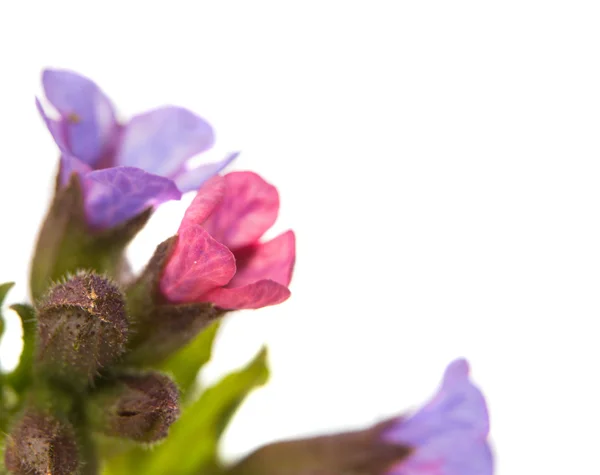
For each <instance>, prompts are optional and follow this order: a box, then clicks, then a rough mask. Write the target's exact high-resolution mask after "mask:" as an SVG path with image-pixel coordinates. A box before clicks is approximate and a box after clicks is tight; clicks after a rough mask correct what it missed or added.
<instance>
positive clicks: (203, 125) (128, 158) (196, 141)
mask: <svg viewBox="0 0 600 475" xmlns="http://www.w3.org/2000/svg"><path fill="white" fill-rule="evenodd" d="M213 143H214V133H213V130H212V127H211V126H210V125H209V124H208V122H206V121H205V120H204V119H202V118H200V117H198V116H197V115H195V114H193V113H192V112H190V111H188V110H187V109H183V108H181V107H174V106H169V107H163V108H161V109H156V110H153V111H150V112H146V113H144V114H140V115H137V116H135V117H134V118H133V119H131V121H130V122H129V124H127V126H126V127H125V130H124V132H123V137H122V141H121V144H120V149H119V152H118V155H117V158H116V163H117V164H118V165H123V166H130V167H137V168H141V169H143V170H146V171H147V172H150V173H153V174H155V175H160V176H164V177H169V178H171V177H174V176H175V175H176V174H177V172H178V171H179V170H181V169H182V167H183V165H184V164H185V162H186V160H188V159H190V158H191V157H193V156H194V155H196V154H199V153H201V152H204V151H205V150H208V149H209V148H210V147H212V145H213Z"/></svg>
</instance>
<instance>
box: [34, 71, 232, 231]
mask: <svg viewBox="0 0 600 475" xmlns="http://www.w3.org/2000/svg"><path fill="white" fill-rule="evenodd" d="M42 84H43V88H44V93H45V95H46V98H47V99H48V101H49V102H50V104H52V106H53V107H54V108H55V109H56V110H57V111H58V114H59V118H58V119H56V120H55V119H51V118H50V117H48V115H47V114H46V112H45V111H44V109H43V107H42V105H41V103H40V101H39V100H38V101H37V106H38V110H39V112H40V114H41V115H42V117H43V119H44V121H45V122H46V125H47V126H48V129H49V131H50V133H51V134H52V137H53V138H54V141H55V142H56V144H57V145H58V147H59V149H60V152H61V167H60V182H61V184H62V185H66V184H67V183H68V181H69V179H70V176H71V174H73V173H76V174H78V175H79V176H80V178H81V183H82V186H83V192H84V201H85V211H86V218H87V221H88V223H89V225H90V226H92V227H94V228H97V229H106V228H110V227H113V226H116V225H118V224H120V223H122V222H124V221H126V220H128V219H130V218H132V217H134V216H136V215H137V214H139V213H141V212H142V211H143V210H145V209H146V208H148V207H151V206H156V205H158V204H160V203H162V202H164V201H168V200H177V199H179V198H180V197H181V194H182V193H185V192H187V191H192V190H196V189H197V188H198V187H199V186H200V185H202V183H204V182H205V181H206V180H207V179H208V178H210V177H211V176H213V175H215V174H217V173H218V172H219V171H221V170H222V169H223V168H224V167H225V166H227V165H228V164H229V163H230V162H231V161H232V160H233V159H234V158H235V157H236V156H237V154H231V155H229V156H227V157H225V159H224V160H222V161H220V162H216V163H209V164H204V165H201V166H198V167H196V168H192V169H190V168H189V167H188V166H187V162H188V161H189V160H190V159H191V158H192V157H194V156H195V155H198V154H200V153H202V152H205V151H207V150H208V149H210V148H211V147H212V146H213V143H214V133H213V129H212V127H211V126H210V124H208V123H207V122H206V121H205V120H203V119H202V118H200V117H198V116H197V115H195V114H194V113H192V112H190V111H189V110H187V109H184V108H181V107H175V106H166V107H162V108H159V109H155V110H151V111H149V112H145V113H143V114H139V115H137V116H135V117H133V118H132V119H131V120H130V121H129V122H128V123H126V124H122V123H120V122H119V121H118V120H117V117H116V113H115V110H114V107H113V105H112V103H111V101H110V100H109V99H108V97H107V96H106V95H105V94H104V92H102V90H101V89H100V88H99V87H98V86H97V85H96V84H95V83H94V82H93V81H91V80H90V79H88V78H85V77H83V76H80V75H78V74H75V73H73V72H70V71H63V70H46V71H44V73H43V75H42Z"/></svg>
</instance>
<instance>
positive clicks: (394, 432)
mask: <svg viewBox="0 0 600 475" xmlns="http://www.w3.org/2000/svg"><path fill="white" fill-rule="evenodd" d="M488 432H489V416H488V410H487V406H486V403H485V399H484V397H483V394H482V393H481V391H480V390H479V389H478V388H477V387H476V386H474V385H473V384H472V383H471V381H470V380H469V366H468V363H467V362H466V361H465V360H456V361H454V362H453V363H451V364H450V365H449V366H448V368H447V370H446V373H445V375H444V380H443V382H442V386H441V388H440V390H439V391H438V394H437V395H436V396H435V397H434V398H433V399H432V400H431V401H430V402H429V403H428V404H426V405H425V406H424V407H422V408H421V409H420V410H419V411H417V412H416V413H415V414H414V415H412V416H410V417H408V418H405V419H399V420H398V421H397V423H396V424H395V425H394V426H392V427H391V428H390V429H389V430H388V431H387V432H386V433H385V434H384V439H385V440H386V441H388V442H393V443H398V444H404V445H409V446H411V447H413V448H414V449H415V451H414V453H413V454H412V455H411V456H410V457H409V458H408V459H407V460H406V461H404V462H403V463H401V464H399V465H398V466H397V467H395V468H394V470H395V471H393V472H391V473H393V474H397V475H412V474H429V473H440V474H443V475H488V474H491V473H492V469H491V467H492V464H491V455H489V456H488V455H486V454H488V453H489V447H487V444H486V438H487V435H488ZM470 460H473V462H472V463H471V462H469V461H470ZM459 468H460V469H459ZM436 470H437V471H436ZM457 470H458V471H457ZM461 470H462V471H461Z"/></svg>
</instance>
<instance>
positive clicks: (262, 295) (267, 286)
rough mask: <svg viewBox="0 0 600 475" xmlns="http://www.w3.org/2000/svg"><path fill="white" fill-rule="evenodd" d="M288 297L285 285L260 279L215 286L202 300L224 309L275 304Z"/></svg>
mask: <svg viewBox="0 0 600 475" xmlns="http://www.w3.org/2000/svg"><path fill="white" fill-rule="evenodd" d="M289 297H290V291H289V289H288V288H287V287H285V286H283V285H281V284H278V283H277V282H274V281H272V280H260V281H258V282H254V283H253V284H249V285H245V286H243V287H236V288H234V289H230V288H217V289H215V290H213V291H212V292H209V293H207V294H206V295H205V296H204V298H203V300H204V301H206V302H212V303H213V304H215V306H217V307H221V308H223V309H226V310H242V309H257V308H262V307H267V306H269V305H277V304H279V303H281V302H284V301H286V300H287V299H288V298H289Z"/></svg>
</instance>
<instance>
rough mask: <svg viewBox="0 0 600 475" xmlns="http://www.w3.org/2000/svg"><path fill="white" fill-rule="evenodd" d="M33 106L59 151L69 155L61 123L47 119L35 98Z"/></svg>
mask: <svg viewBox="0 0 600 475" xmlns="http://www.w3.org/2000/svg"><path fill="white" fill-rule="evenodd" d="M35 105H36V107H37V110H38V112H39V113H40V115H41V116H42V119H43V120H44V123H45V124H46V127H48V130H49V131H50V134H51V135H52V138H53V139H54V142H56V145H57V146H58V148H59V149H60V151H61V152H63V153H71V152H70V151H69V147H68V145H67V137H66V134H65V130H64V128H63V127H62V123H61V122H58V121H56V120H54V119H51V118H50V117H48V114H46V111H45V110H44V107H43V106H42V103H41V102H40V100H39V99H38V98H37V97H36V98H35Z"/></svg>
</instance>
